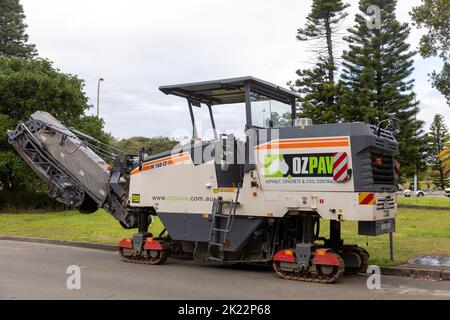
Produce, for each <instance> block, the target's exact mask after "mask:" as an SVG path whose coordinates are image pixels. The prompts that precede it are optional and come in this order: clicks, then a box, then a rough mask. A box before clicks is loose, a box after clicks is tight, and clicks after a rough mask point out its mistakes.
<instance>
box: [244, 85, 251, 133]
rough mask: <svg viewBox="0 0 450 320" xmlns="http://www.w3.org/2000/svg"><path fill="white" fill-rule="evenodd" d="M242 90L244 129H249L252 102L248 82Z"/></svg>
mask: <svg viewBox="0 0 450 320" xmlns="http://www.w3.org/2000/svg"><path fill="white" fill-rule="evenodd" d="M244 90H245V123H246V128H245V129H250V128H251V127H252V101H251V96H250V92H251V86H250V82H246V83H245V87H244Z"/></svg>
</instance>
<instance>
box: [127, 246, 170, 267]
mask: <svg viewBox="0 0 450 320" xmlns="http://www.w3.org/2000/svg"><path fill="white" fill-rule="evenodd" d="M119 255H120V257H121V258H122V260H123V261H125V262H129V263H137V264H147V265H158V264H163V263H164V262H166V260H167V258H168V257H169V250H163V251H161V254H160V256H159V257H157V258H146V257H143V256H135V255H132V256H129V257H127V256H125V255H124V254H123V250H122V249H120V250H119Z"/></svg>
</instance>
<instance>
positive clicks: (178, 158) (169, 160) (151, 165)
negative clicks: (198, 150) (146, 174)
mask: <svg viewBox="0 0 450 320" xmlns="http://www.w3.org/2000/svg"><path fill="white" fill-rule="evenodd" d="M190 158H191V157H190V155H189V153H186V152H185V153H181V154H179V155H173V156H168V157H164V158H161V159H157V160H154V161H151V162H146V163H144V164H143V165H142V170H139V168H135V169H133V171H131V173H130V174H131V175H133V174H137V173H139V172H141V171H148V170H152V169H155V166H156V165H158V164H164V166H168V165H172V164H176V163H179V162H183V161H188V160H190ZM161 167H162V166H161ZM157 168H160V167H157Z"/></svg>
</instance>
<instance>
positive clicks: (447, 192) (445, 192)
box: [444, 188, 450, 197]
mask: <svg viewBox="0 0 450 320" xmlns="http://www.w3.org/2000/svg"><path fill="white" fill-rule="evenodd" d="M444 196H446V197H450V188H447V189H445V190H444Z"/></svg>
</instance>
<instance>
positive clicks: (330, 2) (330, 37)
mask: <svg viewBox="0 0 450 320" xmlns="http://www.w3.org/2000/svg"><path fill="white" fill-rule="evenodd" d="M348 7H349V4H344V3H343V2H342V1H341V0H314V1H313V3H312V8H311V12H310V13H309V15H308V17H307V18H306V21H307V22H306V25H305V27H304V28H300V29H298V30H297V32H298V34H297V39H298V40H299V41H315V42H318V47H317V49H316V50H315V51H314V52H315V54H317V56H318V61H317V63H316V65H315V66H314V67H313V68H312V69H304V70H297V72H296V73H297V75H298V76H299V78H298V79H297V80H296V81H295V82H294V83H289V84H290V86H291V88H292V89H293V90H294V91H297V92H299V93H300V94H301V95H302V97H301V99H300V100H299V101H300V114H302V115H303V116H305V117H308V118H311V119H312V120H313V121H314V122H315V123H333V122H337V121H338V120H339V119H340V116H339V109H338V106H337V104H336V97H337V95H338V91H339V88H338V86H337V85H336V83H335V73H336V71H337V66H336V57H335V52H334V51H335V33H336V32H337V31H338V30H339V27H340V24H341V23H342V21H343V20H344V19H345V17H347V15H348V14H347V13H346V12H345V9H346V8H348Z"/></svg>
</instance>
